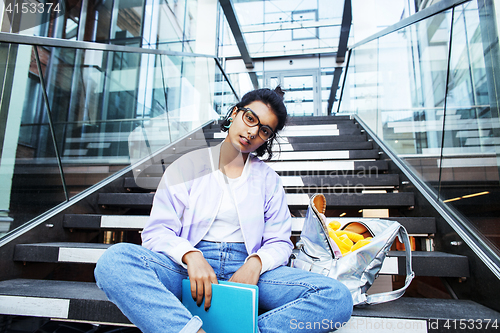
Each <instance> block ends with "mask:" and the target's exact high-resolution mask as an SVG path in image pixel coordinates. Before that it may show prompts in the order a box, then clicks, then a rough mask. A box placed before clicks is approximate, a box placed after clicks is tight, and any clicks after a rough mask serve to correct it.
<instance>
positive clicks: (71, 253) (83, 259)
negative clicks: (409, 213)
mask: <svg viewBox="0 0 500 333" xmlns="http://www.w3.org/2000/svg"><path fill="white" fill-rule="evenodd" d="M110 246H111V245H108V244H97V243H38V244H17V245H16V247H15V251H14V260H15V261H23V262H46V263H85V264H95V263H96V262H97V260H98V259H99V258H100V257H101V255H102V254H103V253H104V251H106V249H107V248H109V247H110ZM405 262H406V258H405V253H404V252H402V251H389V253H388V255H387V258H386V259H385V261H384V266H383V267H382V270H381V272H380V273H381V274H394V275H405V274H406V268H405V267H406V266H405ZM412 263H413V270H414V272H415V275H417V276H439V277H468V276H469V264H468V259H467V257H465V256H460V255H455V254H449V253H443V252H435V251H433V252H424V251H413V252H412Z"/></svg>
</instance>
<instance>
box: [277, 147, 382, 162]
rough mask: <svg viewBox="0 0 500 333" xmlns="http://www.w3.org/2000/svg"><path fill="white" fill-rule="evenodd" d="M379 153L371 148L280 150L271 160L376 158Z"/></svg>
mask: <svg viewBox="0 0 500 333" xmlns="http://www.w3.org/2000/svg"><path fill="white" fill-rule="evenodd" d="M379 156H380V155H379V153H378V151H377V150H375V149H371V150H331V151H282V152H281V153H276V154H275V155H274V156H273V159H272V160H273V161H312V160H323V161H324V160H362V159H378V158H379Z"/></svg>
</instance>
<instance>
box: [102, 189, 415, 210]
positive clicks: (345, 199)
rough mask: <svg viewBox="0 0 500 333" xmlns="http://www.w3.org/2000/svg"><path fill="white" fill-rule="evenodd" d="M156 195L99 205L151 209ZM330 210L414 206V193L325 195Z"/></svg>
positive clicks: (124, 196) (116, 196) (293, 199)
mask: <svg viewBox="0 0 500 333" xmlns="http://www.w3.org/2000/svg"><path fill="white" fill-rule="evenodd" d="M153 196H154V193H101V194H99V198H98V204H99V205H103V206H115V207H124V208H142V209H151V206H152V203H153ZM286 196H287V202H288V205H289V206H291V207H294V208H299V207H300V208H305V207H307V205H308V204H309V196H308V195H307V194H305V193H287V194H286ZM325 197H326V200H327V205H328V206H329V207H330V208H341V207H342V208H347V207H356V208H389V207H409V206H413V205H414V197H413V193H412V192H401V193H363V194H361V193H333V194H330V193H325Z"/></svg>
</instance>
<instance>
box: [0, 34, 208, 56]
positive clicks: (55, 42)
mask: <svg viewBox="0 0 500 333" xmlns="http://www.w3.org/2000/svg"><path fill="white" fill-rule="evenodd" d="M0 43H11V44H26V45H37V46H46V47H62V48H70V49H81V50H94V51H110V52H127V53H144V54H157V55H167V56H179V57H203V58H212V59H216V58H215V56H213V55H209V54H201V53H189V52H177V51H168V50H159V49H147V48H141V47H133V46H123V45H115V44H103V43H96V42H83V41H74V40H66V39H60V38H52V37H39V36H26V35H19V34H13V33H8V32H0Z"/></svg>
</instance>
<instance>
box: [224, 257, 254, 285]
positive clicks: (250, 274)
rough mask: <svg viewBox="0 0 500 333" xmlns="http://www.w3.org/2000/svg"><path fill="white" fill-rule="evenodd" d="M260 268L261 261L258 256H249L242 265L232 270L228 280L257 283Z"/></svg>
mask: <svg viewBox="0 0 500 333" xmlns="http://www.w3.org/2000/svg"><path fill="white" fill-rule="evenodd" d="M261 270H262V262H261V261H260V258H259V257H258V256H253V257H250V258H248V260H247V262H246V263H244V264H243V266H241V267H240V268H239V269H238V270H237V271H236V272H234V274H233V276H231V278H230V279H229V281H230V282H239V283H246V284H253V285H257V282H259V278H260V271H261Z"/></svg>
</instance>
